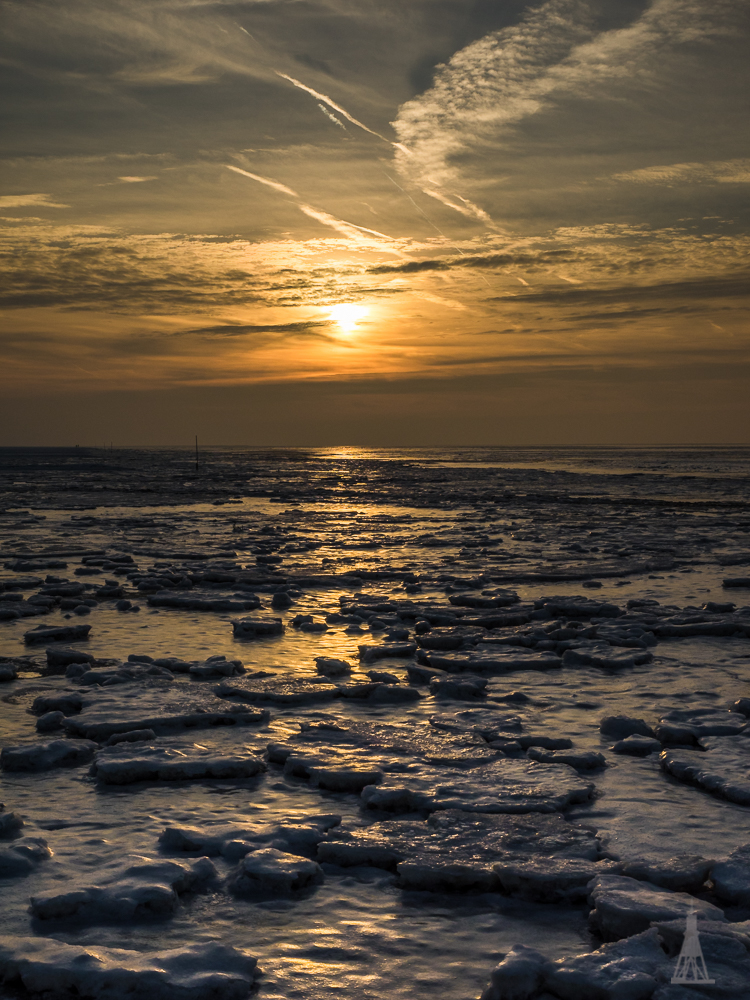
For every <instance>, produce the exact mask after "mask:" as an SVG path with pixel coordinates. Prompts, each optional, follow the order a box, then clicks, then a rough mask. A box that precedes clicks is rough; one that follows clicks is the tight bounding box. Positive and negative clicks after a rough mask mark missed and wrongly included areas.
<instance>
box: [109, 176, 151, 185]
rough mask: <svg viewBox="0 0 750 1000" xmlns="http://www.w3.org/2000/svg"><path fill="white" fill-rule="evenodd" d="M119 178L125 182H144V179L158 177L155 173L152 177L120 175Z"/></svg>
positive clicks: (149, 179)
mask: <svg viewBox="0 0 750 1000" xmlns="http://www.w3.org/2000/svg"><path fill="white" fill-rule="evenodd" d="M117 179H118V181H122V183H123V184H143V183H144V181H155V180H156V179H157V177H156V175H155V174H154V175H153V176H152V177H132V176H125V177H118V178H117Z"/></svg>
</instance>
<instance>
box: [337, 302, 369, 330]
mask: <svg viewBox="0 0 750 1000" xmlns="http://www.w3.org/2000/svg"><path fill="white" fill-rule="evenodd" d="M369 311H370V310H369V309H367V308H366V307H365V306H355V305H353V304H352V303H348V302H347V303H342V304H341V305H338V306H332V307H331V308H330V310H329V315H330V317H331V319H332V320H334V322H336V323H338V326H339V329H340V330H341V331H342V332H343V333H352V331H353V330H355V329H356V326H357V323H359V321H360V320H362V319H364V318H365V316H366V315H367V314H368V312H369Z"/></svg>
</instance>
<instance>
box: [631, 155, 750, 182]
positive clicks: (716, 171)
mask: <svg viewBox="0 0 750 1000" xmlns="http://www.w3.org/2000/svg"><path fill="white" fill-rule="evenodd" d="M612 179H613V180H615V181H624V182H629V183H633V184H667V185H670V186H671V185H673V184H750V160H713V161H709V162H708V163H670V164H668V165H666V166H658V167H642V168H641V169H640V170H627V171H625V172H624V173H621V174H613V175H612Z"/></svg>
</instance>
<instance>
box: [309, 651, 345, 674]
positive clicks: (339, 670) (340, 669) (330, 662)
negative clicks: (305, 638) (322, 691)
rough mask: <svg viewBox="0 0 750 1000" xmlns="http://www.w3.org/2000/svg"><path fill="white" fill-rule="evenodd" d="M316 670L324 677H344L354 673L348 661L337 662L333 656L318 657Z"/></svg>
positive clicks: (316, 658)
mask: <svg viewBox="0 0 750 1000" xmlns="http://www.w3.org/2000/svg"><path fill="white" fill-rule="evenodd" d="M315 669H316V670H317V671H318V673H319V674H322V675H323V676H324V677H343V676H344V675H345V674H350V673H351V672H352V665H351V663H349V661H348V660H337V659H335V658H334V657H333V656H316V657H315Z"/></svg>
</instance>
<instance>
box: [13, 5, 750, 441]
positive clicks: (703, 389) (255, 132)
mask: <svg viewBox="0 0 750 1000" xmlns="http://www.w3.org/2000/svg"><path fill="white" fill-rule="evenodd" d="M8 9H9V13H10V31H9V32H8V37H7V39H6V43H5V44H6V45H7V46H9V49H10V52H9V53H6V55H7V56H8V58H9V59H11V60H12V63H13V81H14V84H13V89H12V91H9V92H8V96H7V97H6V100H5V105H6V118H7V120H8V121H9V123H10V125H11V128H9V129H5V130H4V134H5V135H6V139H5V142H4V144H5V149H4V151H3V154H2V156H3V158H2V162H1V163H0V177H1V178H2V180H1V181H0V241H2V250H1V251H0V252H2V254H3V272H4V275H5V277H4V281H3V291H2V300H1V301H0V307H2V310H3V318H2V333H0V352H1V356H2V362H3V363H2V368H1V369H0V380H1V382H2V389H3V393H2V396H3V402H2V404H0V405H2V407H3V408H4V410H3V411H2V416H3V419H2V421H1V422H0V426H2V431H1V432H0V434H1V437H0V443H3V444H16V443H18V444H34V443H38V444H43V443H59V444H64V443H76V442H79V441H80V443H89V442H88V440H87V439H86V438H85V435H86V433H91V434H93V435H94V436H93V439H92V442H91V443H93V442H94V441H96V440H97V437H102V436H104V437H107V439H108V440H115V441H117V442H118V443H120V444H128V443H132V444H136V443H146V444H148V443H154V444H156V443H179V441H178V438H177V437H175V435H178V436H180V435H183V434H187V436H188V437H189V436H190V435H191V434H192V433H193V430H194V429H195V430H200V431H201V432H202V436H203V437H206V436H208V438H210V439H213V440H214V441H216V443H234V444H245V443H246V444H264V443H280V444H287V443H288V444H294V443H305V444H336V443H352V444H356V443H366V444H373V445H375V444H383V445H387V444H400V443H403V444H440V443H442V442H443V441H445V442H447V441H448V440H449V439H450V441H451V442H453V443H455V442H459V443H472V442H474V441H476V442H477V443H498V444H502V443H515V442H518V443H529V442H539V443H545V442H548V443H554V442H557V441H560V442H583V443H585V442H587V441H592V442H597V443H599V442H602V443H607V442H613V443H616V442H618V441H619V442H630V441H639V440H643V441H709V442H713V441H715V442H720V441H727V442H741V441H747V440H748V427H749V426H750V424H749V423H748V419H747V418H748V404H747V396H748V394H747V392H746V387H747V384H748V380H747V376H748V373H749V367H748V350H749V346H750V345H749V342H748V341H749V335H748V322H747V317H748V313H747V296H748V292H749V291H750V282H748V244H749V242H750V241H749V239H748V227H747V197H746V194H747V190H748V184H750V152H749V151H748V149H747V148H746V147H747V144H748V138H747V129H746V122H745V115H746V109H745V107H744V105H743V102H742V101H741V100H739V99H738V97H739V95H741V94H742V93H747V82H748V79H747V78H748V70H747V65H746V63H747V60H746V51H747V40H748V11H747V6H746V4H744V3H742V2H740V0H715V2H712V3H710V4H709V3H707V2H699V0H655V2H651V3H649V2H640V0H623V2H621V3H618V4H615V3H613V2H606V0H600V2H594V0H592V2H583V0H549V2H547V3H543V4H541V5H538V6H536V7H533V6H531V5H526V4H524V3H520V2H513V3H511V2H507V3H500V2H498V3H495V4H485V5H477V6H476V7H471V9H469V5H466V4H465V3H461V2H460V0H455V2H451V0H444V2H440V3H438V0H419V2H416V0H415V2H413V3H399V4H396V3H395V2H394V3H381V4H372V5H369V4H362V3H356V4H355V3H348V2H347V3H344V2H334V0H327V2H319V3H317V4H307V5H297V6H292V7H290V6H289V5H288V4H286V5H282V4H277V3H274V2H268V3H258V2H248V3H240V4H237V5H234V6H233V7H232V8H231V9H230V8H226V7H225V6H223V5H221V4H218V3H216V4H215V3H201V4H196V3H192V2H189V0H170V2H166V0H164V2H154V3H152V4H149V5H144V4H142V3H140V2H136V0H121V2H118V3H114V4H110V3H107V4H104V3H103V2H95V0H78V2H72V3H71V4H69V5H68V4H66V5H63V6H62V7H61V6H60V5H58V4H52V3H45V2H42V3H39V4H36V5H33V6H29V5H23V4H15V3H11V4H10V5H9V8H8ZM438 10H439V11H440V12H441V16H440V17H436V13H437V12H438ZM743 88H744V89H743ZM228 168H229V169H228ZM87 428H90V430H87ZM94 428H95V430H94ZM264 435H265V436H264ZM81 436H83V437H81ZM300 436H304V438H305V440H304V441H302V440H301V439H300ZM73 438H75V439H76V441H75V442H72V439H73Z"/></svg>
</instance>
